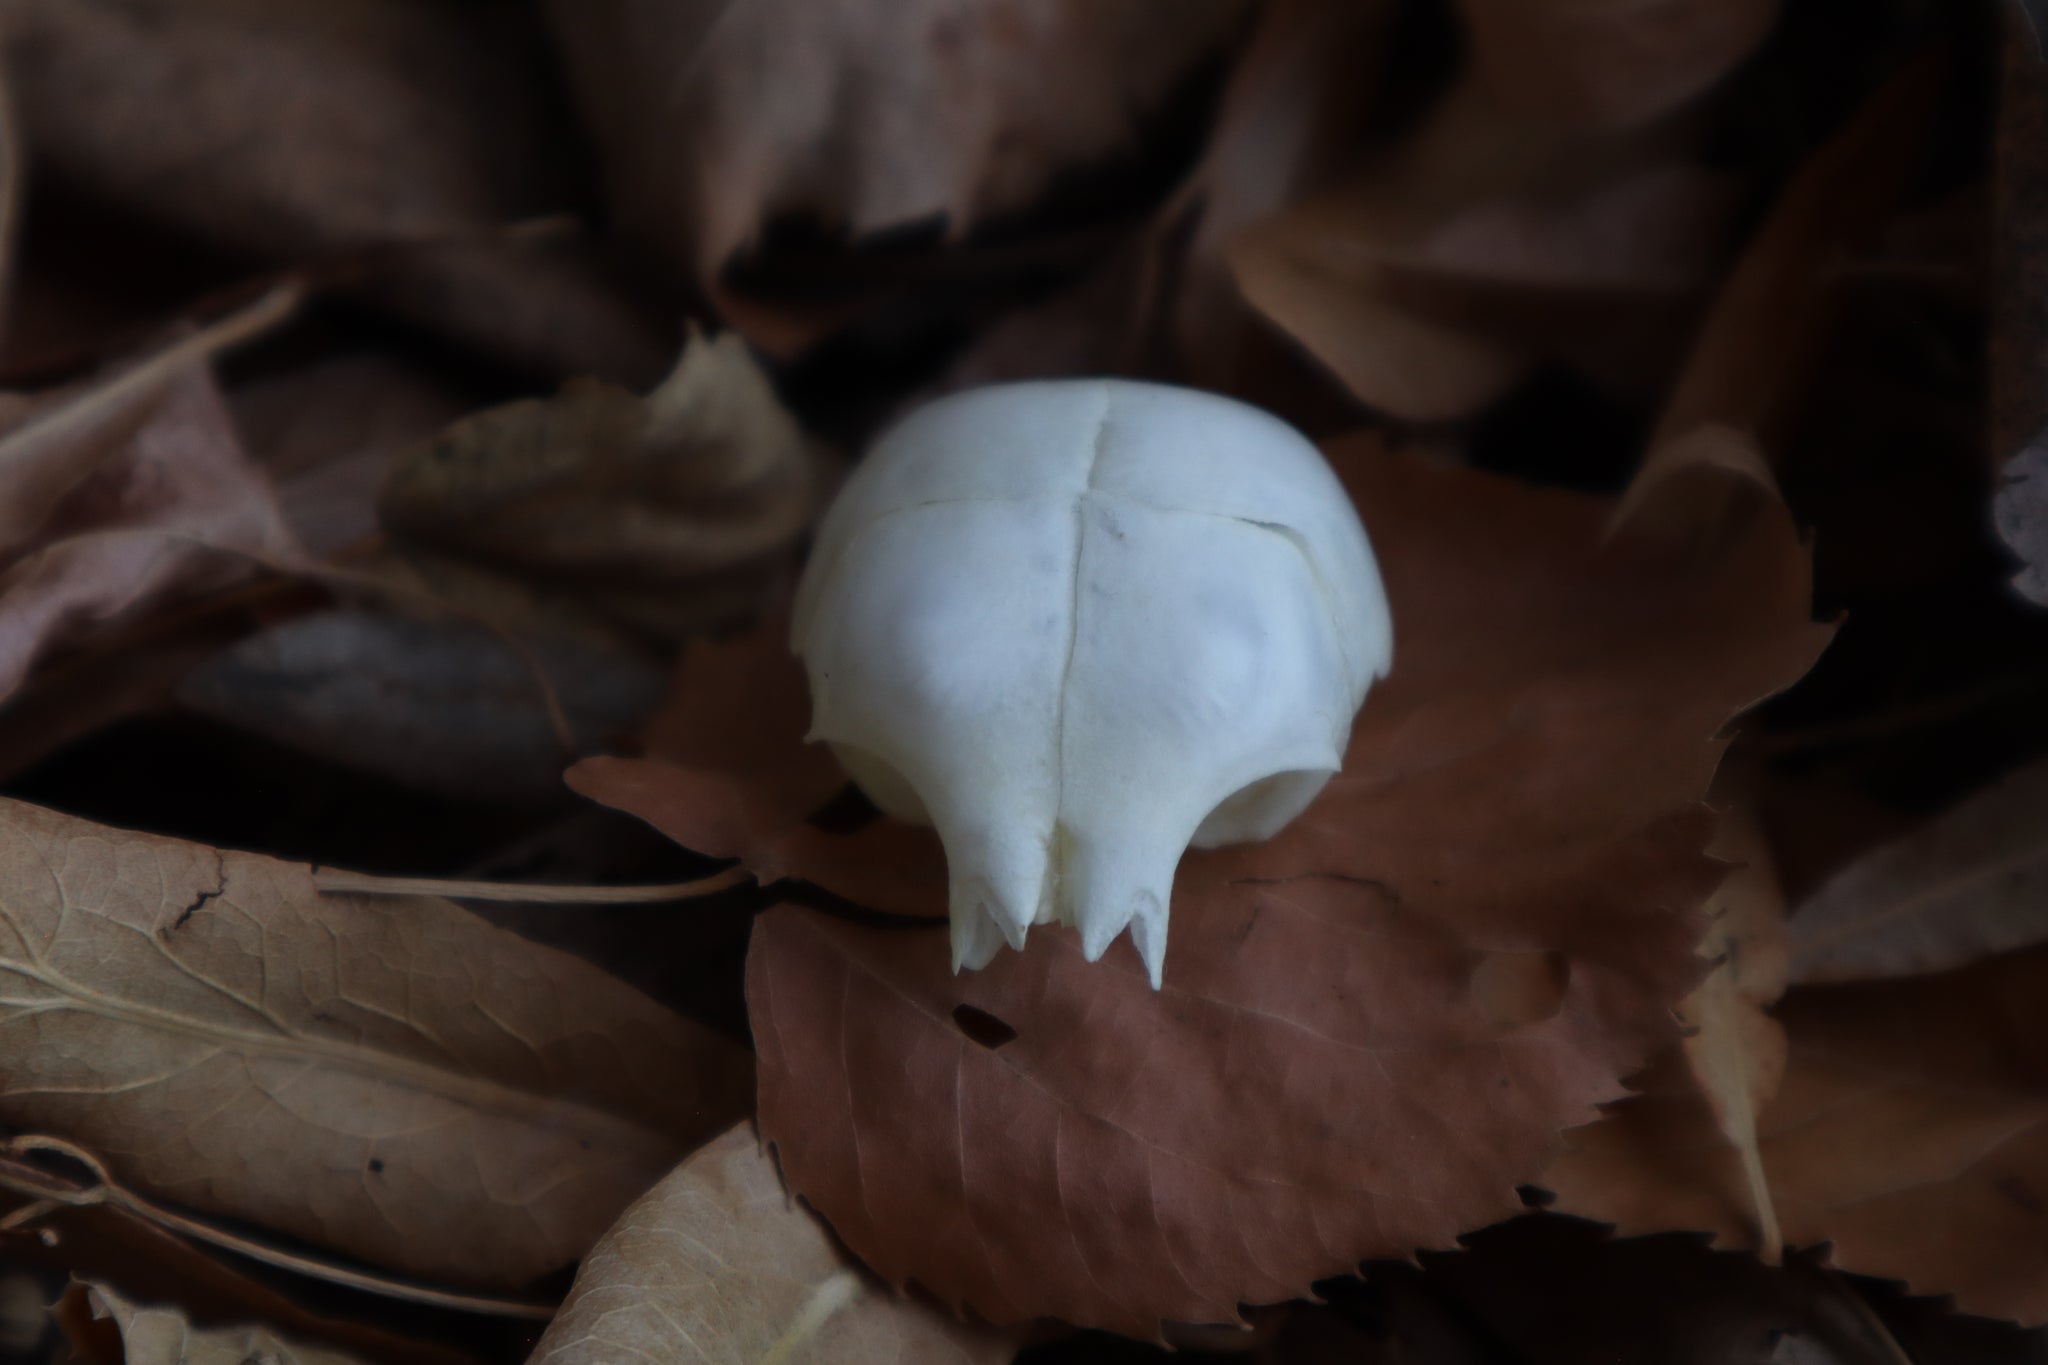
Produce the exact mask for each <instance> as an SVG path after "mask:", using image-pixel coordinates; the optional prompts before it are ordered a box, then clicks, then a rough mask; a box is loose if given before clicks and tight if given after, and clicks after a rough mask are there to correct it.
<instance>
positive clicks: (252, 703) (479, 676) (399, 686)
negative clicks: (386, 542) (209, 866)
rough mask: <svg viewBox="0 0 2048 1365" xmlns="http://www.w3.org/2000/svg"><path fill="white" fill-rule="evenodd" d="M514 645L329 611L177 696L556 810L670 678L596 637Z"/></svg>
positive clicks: (471, 630)
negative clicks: (558, 721) (581, 770)
mask: <svg viewBox="0 0 2048 1365" xmlns="http://www.w3.org/2000/svg"><path fill="white" fill-rule="evenodd" d="M516 638H517V641H518V643H517V646H516V647H515V645H514V644H513V643H511V642H508V641H507V640H506V639H504V638H503V637H502V636H500V635H498V634H497V633H495V632H493V631H491V630H489V629H486V628H485V627H483V626H481V625H477V624H475V623H472V622H462V621H449V620H439V621H433V620H421V619H418V618H415V617H408V616H399V615H394V614H390V613H385V612H376V611H366V610H361V609H357V608H336V609H335V610H332V611H323V612H318V613H315V614H313V615H310V616H302V617H299V618H298V619H296V620H292V621H286V622H283V623H282V624H280V625H276V626H272V627H270V628H269V629H267V630H264V631H261V632H259V633H257V634H255V635H252V636H250V637H248V638H247V639H244V640H241V641H239V642H237V643H236V644H235V645H233V646H232V647H230V648H229V649H228V650H226V651H225V652H223V653H221V654H219V655H216V656H215V657H214V658H212V659H210V660H208V661H207V662H206V663H204V664H202V665H200V666H199V667H198V668H196V669H194V670H193V671H192V672H191V673H190V674H189V675H187V677H186V678H185V679H184V681H183V682H181V683H180V684H179V686H178V692H177V696H178V700H179V702H180V703H182V704H183V705H185V706H187V707H189V708H191V709H193V710H196V711H198V712H200V713H202V714H205V715H210V716H212V717H214V718H215V719H216V720H219V721H221V722H222V723H224V724H227V725H232V726H234V727H236V728H238V729H243V730H248V731H252V732H253V733H256V734H260V735H267V736H269V737H270V738H272V739H275V740H277V741H279V742H280V743H284V744H289V745H292V746H293V747H294V748H298V749H301V750H303V751H305V752H307V753H312V754H317V755H319V756H321V757H322V758H325V759H328V760H329V761H331V762H335V763H341V764H345V765H347V766H349V767H353V768H359V769H363V770H366V771H369V772H373V773H377V774H380V775H382V776H385V777H389V778H392V779H393V780H395V781H399V782H403V783H406V784H407V785H409V786H414V787H418V788H420V789H422V790H425V791H433V792H440V793H443V794H445V795H449V796H452V797H455V798H456V799H458V800H483V801H531V802H536V803H545V802H548V801H552V800H559V799H560V798H561V797H562V795H563V793H562V768H563V766H564V765H565V763H567V762H568V761H569V760H570V759H572V758H574V757H575V756H577V755H580V754H587V753H594V752H597V751H598V750H599V749H601V748H602V747H603V746H604V744H605V742H606V741H607V740H609V739H611V738H612V737H614V736H617V735H624V734H630V733H631V732H632V731H633V730H634V728H635V727H636V726H638V724H639V723H640V722H641V721H642V720H644V719H645V718H646V717H647V716H649V715H651V714H652V713H653V711H654V709H655V707H656V705H657V704H658V703H659V702H660V700H661V695H662V685H663V680H664V672H663V670H662V668H661V667H660V666H659V665H658V664H657V663H655V662H654V661H653V660H651V659H649V658H648V657H646V656H645V655H644V654H640V653H636V652H632V651H628V650H624V649H618V648H605V647H604V646H602V645H600V644H598V643H596V642H592V641H585V640H579V639H574V638H571V637H568V636H564V635H550V636H537V635H532V634H521V635H519V636H518V637H516ZM550 693H552V700H553V702H554V703H555V704H557V705H559V707H560V714H561V716H562V718H563V719H564V720H565V721H566V722H567V724H568V727H569V734H568V735H567V736H566V737H565V736H563V735H562V734H560V733H559V732H558V731H557V730H556V729H555V725H554V717H553V715H552V714H551V712H550ZM565 738H566V740H567V741H568V747H567V750H566V752H565V747H564V740H565Z"/></svg>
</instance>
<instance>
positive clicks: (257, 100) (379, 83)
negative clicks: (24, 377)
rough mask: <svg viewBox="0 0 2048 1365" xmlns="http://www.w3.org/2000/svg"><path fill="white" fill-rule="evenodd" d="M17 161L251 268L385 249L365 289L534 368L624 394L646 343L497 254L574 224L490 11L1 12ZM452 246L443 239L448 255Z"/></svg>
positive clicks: (515, 40) (573, 285)
mask: <svg viewBox="0 0 2048 1365" xmlns="http://www.w3.org/2000/svg"><path fill="white" fill-rule="evenodd" d="M8 17H9V25H8V68H9V71H10V74H11V76H12V79H13V81H14V84H15V93H16V96H17V99H18V103H19V105H20V110H21V124H22V130H23V138H24V141H25V143H26V145H27V147H28V149H29V151H30V154H31V155H32V156H33V157H34V158H35V159H36V161H37V162H38V163H39V164H42V165H47V166H49V167H51V168H53V169H55V170H57V171H59V172H61V173H62V174H63V175H64V176H65V177H66V178H67V179H68V180H69V181H71V182H72V183H74V184H77V185H80V186H83V187H85V188H87V189H89V190H90V191H91V192H93V193H94V194H95V195H97V196H99V197H100V198H102V199H104V200H106V201H108V202H111V203H113V204H116V205H119V206H122V207H124V208H128V209H131V210H134V211H136V212H139V213H141V214H143V215H146V216H147V217H149V218H152V219H155V220H157V221H160V222H166V223H170V224H172V225H174V226H176V227H179V228H182V229H184V230H186V231H188V232H192V233H196V234H198V235H200V236H201V237H203V238H205V239H208V240H211V241H213V242H217V243H220V244H222V245H224V246H227V247H229V248H232V249H235V250H239V251H246V252H253V253H257V254H259V255H261V256H263V257H266V258H269V259H273V260H283V261H294V262H295V261H299V260H302V259H305V258H307V257H308V256H312V255H320V256H330V255H333V254H335V253H340V252H349V251H358V250H362V249H364V248H381V247H384V246H386V245H388V244H392V243H400V244H408V245H407V249H405V250H402V251H398V252H395V253H392V252H387V253H385V254H384V256H383V257H382V258H381V259H379V260H376V261H374V262H372V263H370V265H369V267H368V270H367V273H368V274H369V275H370V276H372V277H375V278H372V279H371V280H370V281H369V282H368V283H367V284H366V286H365V287H366V288H367V289H368V291H369V293H370V295H371V296H372V297H373V298H375V299H376V300H377V301H379V302H380V303H381V304H383V305H384V306H386V307H389V308H391V309H393V310H395V311H398V312H400V313H403V314H405V315H406V316H409V317H413V318H416V319H418V320H421V321H423V322H427V323H430V324H435V325H438V326H441V327H442V328H444V329H445V330H447V331H449V332H451V333H452V334H454V335H456V336H457V337H458V338H460V339H461V340H463V341H465V342H467V343H469V344H472V345H474V346H476V347H478V348H479V349H481V350H485V351H487V352H490V353H493V354H497V355H500V356H504V357H506V358H508V359H511V360H514V361H516V362H519V363H523V364H528V365H531V366H532V367H533V368H535V369H536V370H538V371H540V372H544V373H560V374H572V373H597V374H603V375H608V376H613V377H616V378H618V379H619V380H621V381H622V382H629V383H640V382H645V381H646V380H647V379H649V378H651V377H652V376H653V374H654V373H656V372H658V367H659V365H660V364H661V358H662V357H661V352H662V351H663V350H664V349H665V348H666V346H667V344H668V343H667V341H666V338H665V337H664V335H663V333H662V329H660V328H659V327H655V326H650V324H649V323H648V321H647V320H646V319H645V318H644V317H643V316H642V315H641V312H640V310H639V308H638V306H637V305H636V304H635V303H634V302H633V300H634V295H633V294H631V293H629V292H628V291H627V290H625V289H623V288H621V287H620V286H619V285H618V284H617V283H616V282H614V281H612V280H610V279H608V278H607V277H606V276H605V274H604V272H603V271H602V270H601V269H600V268H599V267H597V266H596V265H595V264H593V263H592V262H591V261H590V260H588V259H586V258H585V257H584V256H583V255H582V254H579V253H578V252H576V251H574V250H571V249H564V248H552V247H549V248H542V247H529V246H525V245H521V244H517V243H508V242H506V241H505V240H503V235H502V234H503V229H504V227H505V225H507V224H508V223H510V222H512V221H514V220H517V219H521V218H526V217H530V216H533V215H536V214H543V213H550V212H555V211H558V210H560V209H562V208H564V207H566V206H573V204H574V196H575V193H576V188H577V174H576V170H575V161H574V156H575V153H574V150H573V145H572V143H571V141H570V140H569V139H567V138H566V137H564V136H563V133H562V130H561V128H560V126H559V125H560V123H561V122H562V121H563V120H562V117H561V111H559V110H557V109H556V108H554V107H552V105H551V103H550V101H549V100H548V98H547V97H546V93H545V92H546V91H547V90H548V89H549V88H550V86H549V80H548V73H547V63H546V53H545V50H544V47H543V44H542V42H541V41H540V39H539V37H538V35H536V34H534V33H532V32H530V31H527V28H526V26H524V25H522V24H521V22H520V21H519V19H518V17H517V16H516V15H515V14H514V13H513V11H511V10H509V9H506V8H505V7H503V6H495V5H462V4H418V3H412V0H178V2H177V3H165V0H144V3H139V4H138V3H128V2H127V0H23V2H22V3H18V4H15V5H12V6H11V7H10V8H9V15H8ZM451 243H452V244H451Z"/></svg>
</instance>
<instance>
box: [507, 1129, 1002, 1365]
mask: <svg viewBox="0 0 2048 1365" xmlns="http://www.w3.org/2000/svg"><path fill="white" fill-rule="evenodd" d="M1019 1344H1020V1343H1019V1342H1018V1341H1017V1340H1016V1339H1015V1338H1013V1337H1008V1336H1004V1335H1002V1334H999V1333H996V1332H993V1331H989V1330H987V1329H983V1328H976V1327H971V1326H969V1325H967V1324H965V1323H961V1322H958V1321H955V1320H953V1319H951V1318H948V1317H947V1316H945V1315H944V1314H942V1313H941V1312H939V1311H938V1310H937V1309H934V1308H932V1307H930V1306H929V1305H926V1304H922V1303H919V1302H917V1301H916V1300H913V1299H908V1298H904V1297H902V1296H900V1295H897V1294H894V1293H892V1292H891V1291H890V1290H889V1289H888V1287H887V1286H885V1285H882V1284H881V1283H879V1282H878V1281H876V1280H874V1279H872V1278H870V1277H869V1276H868V1275H867V1274H866V1273H865V1272H864V1271H862V1270H861V1269H860V1268H859V1266H857V1265H855V1264H854V1263H853V1262H851V1261H850V1260H848V1259H847V1256H846V1254H845V1253H844V1252H843V1251H841V1250H840V1249H839V1247H838V1245H837V1244H836V1243H834V1242H833V1240H832V1235H831V1233H830V1232H829V1231H827V1230H826V1227H825V1225H824V1224H823V1223H822V1222H821V1221H819V1219H818V1217H817V1215H816V1214H814V1213H812V1212H811V1211H810V1210H808V1209H806V1208H804V1207H803V1206H801V1205H800V1204H798V1203H797V1202H796V1200H795V1199H794V1198H793V1197H792V1196H791V1195H790V1193H789V1192H788V1191H787V1190H785V1189H784V1188H783V1186H782V1176H781V1175H780V1174H779V1173H778V1172H777V1171H776V1169H775V1159H774V1158H773V1157H772V1156H770V1155H769V1154H768V1153H767V1152H766V1151H765V1150H764V1149H763V1147H762V1144H761V1140H760V1139H759V1137H757V1136H756V1135H755V1133H754V1126H753V1125H752V1124H751V1123H748V1124H742V1125H740V1126H739V1127H737V1128H735V1129H733V1130H732V1131H731V1132H729V1133H727V1134H725V1135H724V1136H723V1137H721V1138H719V1139H718V1140H717V1141H716V1142H713V1143H711V1144H710V1145H709V1146H707V1147H705V1148H704V1149H703V1150H702V1151H699V1152H698V1153H697V1154H696V1155H694V1156H692V1157H691V1158H690V1159H689V1160H688V1161H686V1162H684V1163H683V1164H682V1165H681V1166H680V1167H678V1168H677V1169H676V1171H675V1173H674V1174H673V1175H671V1176H669V1177H668V1179H666V1180H664V1181H662V1182H661V1184H659V1185H657V1186H655V1187H654V1189H653V1190H651V1191H649V1192H648V1193H647V1194H646V1195H645V1196H644V1197H642V1198H641V1199H640V1201H639V1202H638V1203H636V1204H634V1205H633V1206H632V1207H631V1208H629V1209H627V1210H626V1212H625V1213H624V1214H623V1215H621V1216H620V1218H619V1221H618V1222H617V1223H616V1224H615V1225H614V1226H613V1227H612V1230H611V1231H610V1232H608V1233H606V1234H605V1236H604V1240H603V1241H601V1242H599V1243H598V1244H597V1246H596V1248H595V1249H593V1250H592V1251H591V1253H590V1255H589V1256H588V1257H586V1258H585V1259H584V1262H583V1268H582V1270H581V1271H579V1272H578V1273H577V1276H576V1285H575V1287H574V1288H573V1289H571V1290H570V1291H569V1298H568V1300H567V1301H566V1302H565V1303H563V1305H562V1311H561V1312H560V1313H559V1314H557V1315H556V1317H555V1320H554V1322H553V1323H552V1324H551V1325H550V1326H549V1328H548V1330H547V1334H546V1335H545V1336H543V1337H542V1338H541V1339H540V1343H539V1345H537V1346H536V1347H535V1348H534V1353H533V1356H532V1361H533V1365H611V1363H612V1362H614V1361H619V1360H626V1359H632V1360H649V1361H655V1360H684V1359H689V1360H701V1361H706V1362H712V1361H716V1362H720V1363H721V1365H723V1362H728V1361H729V1362H732V1365H751V1362H767V1361H775V1362H782V1361H788V1362H792V1365H795V1363H797V1362H801V1365H1003V1362H1006V1361H1008V1360H1009V1359H1010V1357H1011V1356H1013V1355H1015V1354H1016V1352H1017V1348H1018V1346H1019Z"/></svg>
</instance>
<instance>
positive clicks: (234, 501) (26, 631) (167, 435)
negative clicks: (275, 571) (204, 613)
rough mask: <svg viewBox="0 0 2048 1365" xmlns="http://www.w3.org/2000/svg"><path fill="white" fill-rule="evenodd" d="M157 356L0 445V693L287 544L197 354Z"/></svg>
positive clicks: (28, 421) (39, 413)
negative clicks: (47, 661)
mask: <svg viewBox="0 0 2048 1365" xmlns="http://www.w3.org/2000/svg"><path fill="white" fill-rule="evenodd" d="M167 356H168V357H175V358H178V359H179V360H180V362H181V363H178V364H175V365H163V364H159V363H158V362H150V363H147V364H145V365H143V366H141V367H138V368H137V369H135V370H132V371H130V372H128V373H125V374H120V375H116V376H114V377H113V378H111V379H109V380H106V381H103V382H101V383H99V384H97V385H95V386H93V387H92V388H90V389H87V390H85V391H83V392H81V393H79V394H76V395H73V396H70V397H68V398H64V399H60V400H57V401H56V402H54V403H51V404H48V405H47V406H45V407H43V408H41V409H39V410H36V411H33V412H31V413H30V414H28V415H27V416H26V417H25V418H23V419H22V420H21V421H20V422H19V423H18V424H17V425H16V426H15V428H14V430H13V431H12V432H10V433H9V434H8V435H7V436H5V437H0V489H4V490H5V494H6V496H5V497H4V498H0V506H4V507H5V509H6V511H5V513H4V514H0V542H4V546H5V548H4V550H0V555H4V562H5V568H4V569H0V695H4V694H6V693H9V692H12V691H14V690H15V689H16V688H17V687H19V686H20V684H21V681H22V679H23V678H24V677H25V676H26V675H27V673H28V670H29V667H30V666H31V665H32V664H33V663H34V662H35V660H36V658H37V657H38V656H39V655H41V654H42V653H44V652H46V651H47V650H49V649H50V648H52V647H53V646H56V645H59V644H65V643H70V642H71V641H73V640H75V639H77V638H78V637H79V636H81V635H84V634H86V633H88V632H90V631H91V630H93V629H96V628H100V627H103V626H105V625H106V624H108V623H109V622H112V621H115V620H117V619H119V618H122V617H125V616H132V615H134V614H136V613H138V612H140V611H142V610H144V609H145V608H147V607H148V606H150V605H153V604H155V603H158V602H161V601H162V600H163V599H164V598H165V597H166V596H168V595H170V594H173V593H176V592H186V591H192V590H194V589H198V588H203V587H210V586H218V585H219V584H221V583H223V582H228V581H232V580H233V579H234V578H235V577H236V576H238V575H240V574H243V573H246V572H247V571H248V568H249V559H248V556H252V555H253V556H258V557H262V556H269V555H274V554H278V553H282V552H284V551H286V550H288V549H290V548H291V544H292V542H291V535H290V532H289V531H288V530H287V529H286V527H285V524H284V521H283V518H282V517H281V515H280V514H279V512H278V509H277V505H276V503H275V501H274V499H273V497H272V494H271V490H270V485H269V483H268V482H267V481H266V480H265V479H264V477H263V475H262V474H261V473H260V472H259V471H258V470H257V469H255V468H254V467H253V466H252V465H251V464H250V463H249V461H248V460H247V458H246V457H245V456H244V455H243V453H242V449H241V446H240V444H239V443H238V441H237V440H236V437H235V431H234V426H233V424H232V422H231V420H230V418H229V416H228V411H227V408H226V406H225V404H224V403H223V402H222V401H221V396H220V392H219V390H218V389H217V388H216V387H215V385H214V382H213V379H212V377H211V375H210V374H209V373H208V372H207V371H206V370H205V369H204V368H203V357H200V356H194V355H191V354H187V353H185V352H184V350H183V348H182V347H174V348H173V349H172V351H171V352H169V353H167Z"/></svg>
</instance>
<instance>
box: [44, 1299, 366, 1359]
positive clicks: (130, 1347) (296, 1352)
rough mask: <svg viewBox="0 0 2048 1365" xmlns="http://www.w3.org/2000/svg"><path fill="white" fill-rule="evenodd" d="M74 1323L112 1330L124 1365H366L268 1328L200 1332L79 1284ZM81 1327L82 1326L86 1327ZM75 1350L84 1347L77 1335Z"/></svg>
mask: <svg viewBox="0 0 2048 1365" xmlns="http://www.w3.org/2000/svg"><path fill="white" fill-rule="evenodd" d="M66 1298H67V1299H72V1300H80V1301H74V1302H73V1303H70V1304H67V1305H66V1307H68V1308H70V1309H71V1310H72V1311H71V1312H70V1313H68V1314H65V1315H64V1319H63V1320H65V1321H66V1323H67V1330H70V1329H71V1321H70V1320H72V1319H76V1318H77V1317H79V1316H80V1315H89V1318H90V1320H91V1321H94V1322H105V1323H108V1324H111V1325H112V1327H113V1328H114V1330H115V1331H116V1332H117V1333H118V1334H119V1336H120V1343H121V1348H122V1352H123V1354H122V1356H121V1360H122V1361H123V1362H124V1365H363V1362H362V1357H360V1356H352V1355H344V1354H342V1353H341V1352H340V1351H335V1350H330V1349H328V1348H327V1347H324V1346H314V1345H310V1344H308V1343H306V1342H299V1341H292V1340H290V1339H288V1338H285V1337H280V1336H278V1335H277V1334H276V1333H275V1332H272V1331H271V1330H270V1329H269V1328H267V1327H195V1326H194V1325H193V1324H192V1321H191V1319H189V1318H187V1317H186V1316H185V1314H184V1312H183V1311H182V1310H181V1309H178V1308H175V1307H168V1306H164V1307H157V1306H150V1305H144V1304H138V1303H133V1302H131V1301H129V1300H128V1299H126V1298H124V1297H122V1295H121V1294H120V1293H118V1292H117V1291H115V1290H114V1289H111V1288H109V1287H108V1286H106V1285H103V1284H89V1283H85V1282H82V1281H74V1282H73V1284H72V1286H71V1289H70V1291H69V1293H67V1295H66ZM79 1325H81V1326H82V1325H83V1324H82V1323H81V1324H79ZM72 1346H73V1347H74V1349H82V1348H84V1346H85V1342H83V1341H82V1340H80V1338H79V1336H78V1335H77V1334H75V1333H74V1335H73V1337H72Z"/></svg>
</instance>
